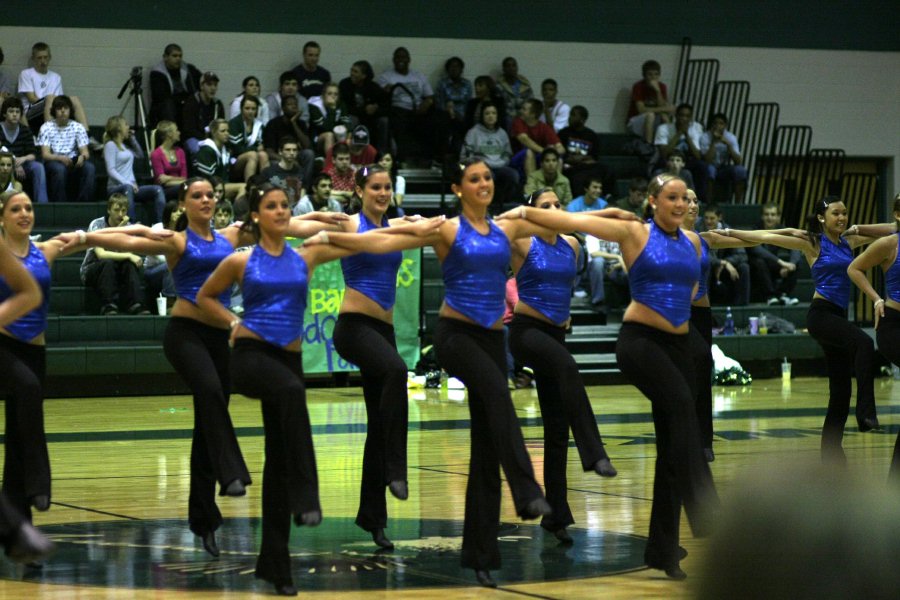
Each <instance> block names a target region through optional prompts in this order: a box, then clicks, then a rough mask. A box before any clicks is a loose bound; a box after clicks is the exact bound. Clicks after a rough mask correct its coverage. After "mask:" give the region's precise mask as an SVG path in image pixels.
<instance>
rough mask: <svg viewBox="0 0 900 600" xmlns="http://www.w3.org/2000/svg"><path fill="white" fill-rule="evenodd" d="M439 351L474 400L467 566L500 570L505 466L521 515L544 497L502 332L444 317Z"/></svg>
mask: <svg viewBox="0 0 900 600" xmlns="http://www.w3.org/2000/svg"><path fill="white" fill-rule="evenodd" d="M434 350H435V353H436V356H437V361H438V363H439V364H440V365H441V367H443V368H444V370H446V371H447V373H449V374H450V375H452V376H454V377H456V378H457V379H459V380H460V381H462V382H463V383H464V384H465V385H466V390H467V392H468V398H469V418H470V420H471V422H472V426H471V450H470V457H469V481H468V484H467V485H466V516H465V523H464V525H463V546H462V566H464V567H468V568H471V569H479V570H490V569H498V568H500V548H499V545H498V543H497V526H498V524H499V523H500V472H499V469H498V467H500V466H502V467H503V472H504V473H505V474H506V480H507V482H509V487H510V489H511V490H512V497H513V503H514V504H515V506H516V511H517V513H518V514H519V515H522V514H523V513H524V512H525V509H526V507H527V505H528V504H529V503H530V502H531V501H533V500H535V499H537V498H541V497H542V494H541V487H540V486H539V485H538V483H537V481H536V480H535V478H534V469H533V468H532V466H531V458H530V457H529V456H528V451H527V450H526V449H525V440H524V438H523V437H522V430H521V428H520V427H519V421H518V418H517V417H516V411H515V408H514V407H513V403H512V398H511V397H510V395H509V387H508V386H507V382H506V348H505V345H504V343H503V331H502V330H493V329H485V328H484V327H481V326H479V325H474V324H471V323H466V322H464V321H460V320H458V319H449V318H445V317H441V318H440V319H438V323H437V326H436V327H435V332H434Z"/></svg>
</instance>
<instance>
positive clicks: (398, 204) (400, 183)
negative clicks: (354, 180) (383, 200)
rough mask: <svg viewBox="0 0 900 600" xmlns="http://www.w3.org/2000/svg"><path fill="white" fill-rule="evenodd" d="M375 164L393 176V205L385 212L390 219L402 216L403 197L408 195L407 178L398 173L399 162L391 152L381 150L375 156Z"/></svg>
mask: <svg viewBox="0 0 900 600" xmlns="http://www.w3.org/2000/svg"><path fill="white" fill-rule="evenodd" d="M375 164H376V165H378V166H379V167H381V168H382V169H384V170H385V171H387V172H388V173H389V174H390V176H391V189H392V193H391V206H390V207H389V208H388V209H387V212H385V214H386V215H387V218H388V219H394V218H396V217H402V216H403V215H404V212H403V198H404V197H405V196H406V178H405V177H404V176H403V175H399V174H398V173H397V163H396V162H394V156H393V155H392V154H391V153H390V152H379V153H378V154H377V155H376V156H375Z"/></svg>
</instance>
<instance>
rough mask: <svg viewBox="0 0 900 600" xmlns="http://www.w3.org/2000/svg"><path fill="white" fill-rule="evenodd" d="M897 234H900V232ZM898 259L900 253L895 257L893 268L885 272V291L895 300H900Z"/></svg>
mask: <svg viewBox="0 0 900 600" xmlns="http://www.w3.org/2000/svg"><path fill="white" fill-rule="evenodd" d="M897 235H898V236H900V233H898V234H897ZM898 259H900V253H898V256H897V258H895V259H894V263H893V264H892V265H891V268H889V269H888V270H887V272H886V273H885V274H884V291H885V292H886V293H887V297H888V298H890V299H891V300H893V301H894V302H900V261H898Z"/></svg>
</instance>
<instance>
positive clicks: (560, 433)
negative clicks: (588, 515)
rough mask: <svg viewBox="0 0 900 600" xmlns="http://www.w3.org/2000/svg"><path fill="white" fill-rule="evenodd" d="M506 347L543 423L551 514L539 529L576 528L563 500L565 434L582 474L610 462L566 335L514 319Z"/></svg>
mask: <svg viewBox="0 0 900 600" xmlns="http://www.w3.org/2000/svg"><path fill="white" fill-rule="evenodd" d="M509 346H510V349H511V350H512V353H513V357H515V359H516V361H517V362H520V363H522V364H524V365H526V366H528V367H531V368H532V370H533V371H534V379H535V383H536V384H537V392H538V402H539V403H540V405H541V417H542V418H543V421H544V486H545V487H546V490H547V502H548V503H549V504H550V507H551V508H552V509H553V513H552V514H550V515H547V516H545V517H544V518H543V520H542V521H541V526H542V527H544V528H545V529H547V530H549V531H556V530H558V529H562V528H563V527H566V526H567V525H571V524H572V523H574V522H575V519H574V518H573V517H572V511H571V509H570V508H569V502H568V500H567V498H566V487H567V481H566V454H567V453H568V450H569V428H570V427H571V428H572V437H574V438H575V446H576V447H577V448H578V455H579V457H580V458H581V467H582V469H584V470H585V471H590V470H592V469H593V467H594V463H596V462H597V461H598V460H600V459H602V458H608V456H607V454H606V450H604V449H603V440H601V439H600V431H599V430H598V429H597V419H596V418H595V417H594V411H593V409H592V408H591V401H590V400H589V399H588V395H587V392H586V391H585V389H584V382H583V381H582V380H581V373H579V372H578V365H577V364H576V363H575V359H573V358H572V355H571V354H570V353H569V351H568V350H567V349H566V331H565V329H563V328H562V327H557V326H555V325H552V324H550V323H547V322H545V321H541V320H539V319H535V318H532V317H528V316H525V315H515V316H514V317H513V320H512V322H511V323H510V325H509Z"/></svg>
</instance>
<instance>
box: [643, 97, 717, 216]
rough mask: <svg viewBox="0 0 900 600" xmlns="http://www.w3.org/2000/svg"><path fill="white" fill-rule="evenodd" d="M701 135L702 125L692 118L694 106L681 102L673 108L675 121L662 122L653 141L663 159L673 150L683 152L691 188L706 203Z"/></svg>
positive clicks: (706, 177)
mask: <svg viewBox="0 0 900 600" xmlns="http://www.w3.org/2000/svg"><path fill="white" fill-rule="evenodd" d="M702 135H703V125H701V124H700V123H698V122H697V121H695V120H694V107H693V106H691V105H690V104H688V103H686V102H683V103H681V104H679V105H678V108H676V109H675V122H674V123H664V124H663V125H660V126H659V128H658V129H657V130H656V139H655V140H654V143H655V144H656V147H657V148H658V149H659V153H660V157H661V159H662V160H663V161H664V160H666V159H667V158H669V155H670V154H671V153H672V152H674V151H675V150H680V151H681V153H682V154H684V158H685V168H686V169H687V170H688V171H690V172H691V175H692V176H693V178H694V185H693V187H692V188H691V189H693V190H694V191H695V192H697V198H699V199H700V202H701V203H706V201H707V195H706V192H707V189H706V188H707V186H706V182H707V180H708V179H709V172H708V171H707V166H706V163H705V162H704V161H703V154H702V153H701V152H700V137H701V136H702Z"/></svg>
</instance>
